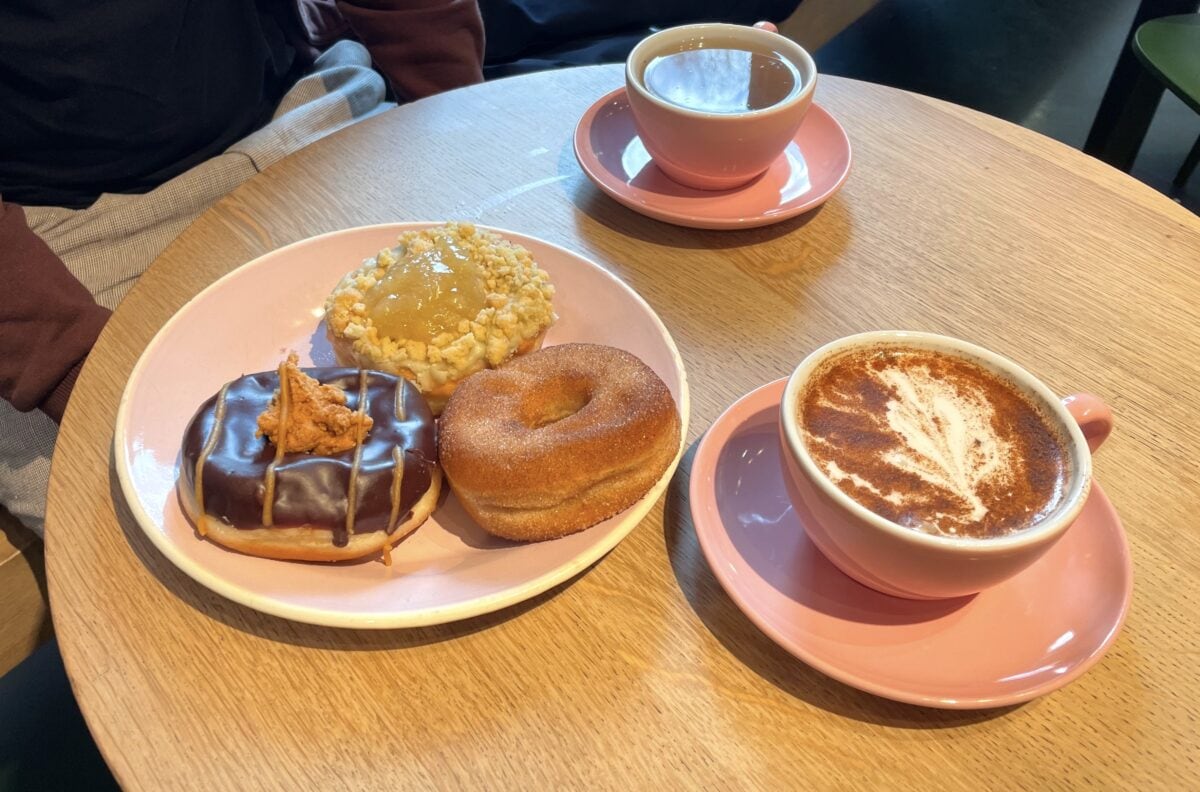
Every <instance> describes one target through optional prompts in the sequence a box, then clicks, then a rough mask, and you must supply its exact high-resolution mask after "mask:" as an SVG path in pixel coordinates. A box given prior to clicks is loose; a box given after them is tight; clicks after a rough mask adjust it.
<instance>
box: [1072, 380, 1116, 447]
mask: <svg viewBox="0 0 1200 792" xmlns="http://www.w3.org/2000/svg"><path fill="white" fill-rule="evenodd" d="M1062 403H1063V406H1064V407H1066V408H1067V412H1069V413H1071V417H1072V418H1074V419H1075V423H1077V424H1079V428H1080V429H1082V430H1083V437H1084V439H1085V440H1087V444H1088V449H1089V450H1091V451H1095V450H1096V449H1097V448H1099V447H1100V445H1101V444H1102V443H1103V442H1104V441H1105V440H1107V439H1108V435H1109V433H1111V432H1112V428H1113V414H1112V410H1110V409H1109V407H1108V405H1107V404H1105V403H1104V402H1103V401H1101V400H1100V397H1099V396H1094V395H1092V394H1090V393H1072V394H1071V395H1070V396H1064V397H1063V400H1062Z"/></svg>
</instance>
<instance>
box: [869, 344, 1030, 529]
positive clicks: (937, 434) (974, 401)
mask: <svg viewBox="0 0 1200 792" xmlns="http://www.w3.org/2000/svg"><path fill="white" fill-rule="evenodd" d="M876 376H877V377H878V379H879V380H880V381H881V382H882V383H883V384H884V385H886V386H888V387H889V388H891V389H892V392H893V394H894V398H891V399H889V400H888V403H887V413H886V419H887V424H888V426H889V427H890V428H891V430H892V431H893V432H894V433H895V435H896V437H897V439H899V440H900V441H901V442H900V447H899V448H895V449H892V450H890V451H887V452H885V453H883V454H882V460H883V461H884V462H885V463H887V464H888V465H890V466H892V467H893V468H895V469H897V470H900V471H903V472H905V473H910V474H913V475H916V476H919V477H920V478H921V479H922V480H923V481H925V482H926V483H927V484H930V485H932V486H935V487H939V488H941V489H944V490H946V491H948V492H951V493H953V494H954V495H955V496H957V497H959V498H961V499H962V500H963V501H965V502H966V503H967V504H969V506H970V508H971V511H970V513H969V515H968V519H969V520H971V521H978V520H981V519H983V517H984V515H986V514H987V511H988V509H987V506H986V505H984V503H983V500H982V499H981V498H980V497H979V490H980V488H981V486H982V485H983V484H984V483H985V482H991V483H992V484H993V485H994V484H995V483H996V482H998V481H1003V480H1005V479H1007V478H1009V477H1011V475H1012V472H1011V471H1012V466H1011V465H1010V464H1009V463H1010V461H1011V458H1012V454H1011V451H1012V447H1011V444H1010V443H1009V442H1008V441H1006V440H1005V439H1003V438H1001V437H1000V436H999V435H998V434H997V433H996V431H995V429H994V428H993V425H992V418H993V416H994V413H995V411H994V409H993V408H992V404H991V402H990V401H989V400H988V399H987V397H986V396H985V395H984V394H982V393H972V392H969V391H966V392H964V390H963V389H962V388H961V385H959V386H956V385H955V384H954V383H950V382H946V381H944V380H940V379H937V378H935V377H933V376H932V375H931V374H930V373H929V371H928V369H925V368H915V367H910V368H906V369H900V368H885V369H883V370H882V371H878V372H876ZM888 500H892V501H893V502H896V503H900V504H903V503H904V501H905V498H904V495H903V493H899V492H893V493H889V495H888Z"/></svg>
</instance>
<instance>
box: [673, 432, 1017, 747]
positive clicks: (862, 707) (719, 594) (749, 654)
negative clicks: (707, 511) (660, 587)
mask: <svg viewBox="0 0 1200 792" xmlns="http://www.w3.org/2000/svg"><path fill="white" fill-rule="evenodd" d="M698 445H699V440H697V442H696V443H694V444H693V445H692V446H691V447H690V448H689V449H688V451H687V453H686V454H685V455H684V457H683V459H682V460H681V461H680V463H679V470H678V471H677V472H676V474H675V477H674V478H673V479H672V481H671V485H670V487H669V488H668V489H667V495H666V507H665V511H664V514H663V533H664V540H665V542H666V546H667V548H666V549H667V555H668V556H669V557H670V559H671V567H672V570H673V571H674V573H675V579H676V581H677V582H678V583H679V588H680V589H681V590H682V591H683V594H684V596H685V597H686V598H687V600H688V603H689V604H690V605H691V606H692V609H693V610H694V611H695V612H696V615H697V616H699V617H700V620H701V621H702V622H704V626H705V627H707V628H708V630H709V631H710V632H712V634H713V635H714V636H715V637H716V638H717V640H719V641H720V642H721V644H722V645H723V646H724V647H725V648H726V649H727V650H729V652H730V653H731V654H733V655H734V656H735V657H737V659H738V660H739V661H741V662H742V664H744V665H745V666H746V667H747V668H749V669H750V670H751V671H753V672H754V673H756V674H758V675H759V676H760V677H762V678H763V679H765V680H766V681H768V682H770V683H771V684H772V685H774V686H775V687H777V688H779V689H780V690H782V691H783V692H785V693H787V694H788V695H790V696H793V697H795V698H798V699H800V700H802V701H805V702H807V703H809V704H812V705H813V706H815V707H820V708H821V709H824V710H827V711H829V712H833V713H835V714H838V715H842V716H844V717H848V718H854V719H855V720H860V721H865V722H869V723H878V724H881V725H885V726H894V727H899V728H910V729H941V728H952V727H956V726H963V725H966V724H970V723H978V722H981V721H986V720H990V719H992V718H996V717H999V716H1002V715H1005V714H1007V713H1008V712H1011V711H1012V710H1014V709H1016V708H1017V706H1020V705H1014V706H1010V707H1000V708H995V709H988V710H941V709H933V708H927V707H920V706H916V705H912V704H904V703H900V702H895V701H890V700H887V699H883V698H880V697H878V696H874V695H872V694H870V693H865V692H862V691H860V690H857V689H855V688H852V687H850V686H848V685H844V684H842V683H841V682H838V681H836V680H834V679H832V678H830V677H827V676H825V675H824V674H822V673H820V672H819V671H817V670H815V669H813V668H811V667H810V666H808V665H806V664H804V663H803V662H802V661H801V660H799V659H797V658H795V657H793V656H792V655H791V654H789V653H788V652H787V651H785V650H784V649H783V648H781V647H780V646H778V645H777V644H776V643H775V642H774V641H772V640H771V639H770V638H768V637H767V636H766V635H764V634H763V633H762V632H760V631H759V629H758V628H757V627H755V625H754V623H753V622H751V621H750V619H749V618H747V617H746V615H745V614H743V613H742V611H741V610H739V609H738V607H737V605H736V604H734V602H733V600H732V599H730V597H729V595H728V594H726V593H725V590H724V589H723V588H721V585H720V583H718V582H717V579H716V577H715V576H714V575H713V573H712V570H711V569H710V568H709V566H708V562H707V561H706V560H705V558H704V553H703V551H702V550H701V549H700V544H699V540H698V539H697V537H696V530H695V526H694V525H693V523H692V516H691V509H690V506H689V500H688V486H689V483H690V480H691V470H692V463H693V460H694V459H695V455H696V448H697V447H698Z"/></svg>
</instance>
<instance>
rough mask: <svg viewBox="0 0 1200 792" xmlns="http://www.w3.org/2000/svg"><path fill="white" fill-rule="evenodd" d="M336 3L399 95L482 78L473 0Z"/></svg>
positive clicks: (356, 0) (410, 96)
mask: <svg viewBox="0 0 1200 792" xmlns="http://www.w3.org/2000/svg"><path fill="white" fill-rule="evenodd" d="M337 7H338V10H339V11H340V12H341V14H342V16H343V17H344V18H345V19H346V21H347V22H348V23H350V27H351V29H352V30H353V31H354V35H355V36H357V37H358V40H359V41H361V42H362V43H363V44H365V45H366V47H367V49H368V50H369V51H370V53H371V58H372V60H373V61H374V62H375V66H376V67H377V68H378V69H379V70H380V71H382V72H383V74H384V75H385V76H386V77H387V78H388V80H389V81H391V83H392V89H393V90H395V91H396V93H397V94H398V95H399V96H400V97H401V98H403V99H407V100H412V99H420V98H422V97H424V96H430V95H431V94H435V93H439V92H441V91H447V90H449V89H451V88H459V87H461V86H463V85H472V84H474V83H478V82H483V19H482V17H481V16H480V14H479V4H478V2H477V1H476V0H337Z"/></svg>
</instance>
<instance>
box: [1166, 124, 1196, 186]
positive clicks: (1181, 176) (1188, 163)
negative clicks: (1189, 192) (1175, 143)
mask: <svg viewBox="0 0 1200 792" xmlns="http://www.w3.org/2000/svg"><path fill="white" fill-rule="evenodd" d="M1197 164H1200V137H1198V138H1196V142H1195V143H1194V144H1192V150H1191V151H1189V152H1188V155H1187V159H1185V160H1184V161H1183V165H1182V167H1180V168H1179V173H1176V174H1175V181H1173V182H1171V189H1172V190H1182V189H1183V186H1184V185H1185V184H1187V182H1188V179H1190V178H1191V177H1192V172H1193V171H1195V170H1196V165H1197Z"/></svg>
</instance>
